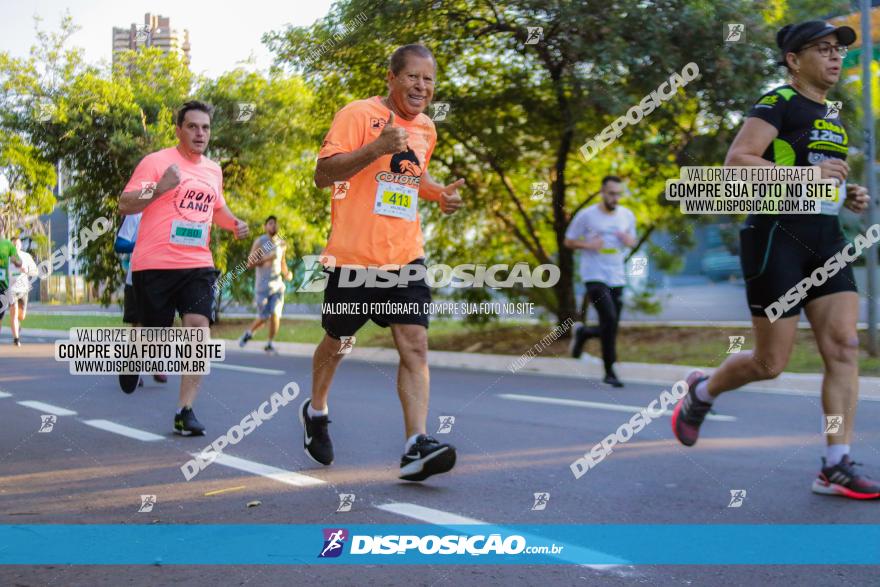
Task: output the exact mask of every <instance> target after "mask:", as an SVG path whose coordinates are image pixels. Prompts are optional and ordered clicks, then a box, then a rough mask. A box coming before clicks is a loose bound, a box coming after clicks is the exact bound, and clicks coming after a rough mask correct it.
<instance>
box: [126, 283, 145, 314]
mask: <svg viewBox="0 0 880 587" xmlns="http://www.w3.org/2000/svg"><path fill="white" fill-rule="evenodd" d="M122 321H123V322H125V323H126V324H140V323H141V320H140V318H139V317H138V308H137V302H135V300H134V286H133V285H128V284H127V283H126V284H125V293H124V294H123V298H122Z"/></svg>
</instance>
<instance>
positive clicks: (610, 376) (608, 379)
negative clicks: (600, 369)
mask: <svg viewBox="0 0 880 587" xmlns="http://www.w3.org/2000/svg"><path fill="white" fill-rule="evenodd" d="M602 383H607V384H608V385H610V386H611V387H623V381H621V380H620V379H618V378H617V374H616V373H615V372H614V371H608V372H607V373H605V377H604V379H602Z"/></svg>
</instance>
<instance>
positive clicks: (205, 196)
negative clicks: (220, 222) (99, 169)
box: [123, 147, 226, 271]
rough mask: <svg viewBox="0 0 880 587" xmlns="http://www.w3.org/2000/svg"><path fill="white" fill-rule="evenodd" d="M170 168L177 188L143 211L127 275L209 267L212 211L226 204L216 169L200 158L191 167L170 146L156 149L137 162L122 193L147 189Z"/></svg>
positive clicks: (220, 177) (211, 259)
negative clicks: (177, 174)
mask: <svg viewBox="0 0 880 587" xmlns="http://www.w3.org/2000/svg"><path fill="white" fill-rule="evenodd" d="M173 164H177V167H178V169H179V170H180V184H179V185H178V186H177V187H176V188H174V189H171V190H168V191H167V192H165V193H164V194H162V195H161V196H159V197H157V198H156V199H155V200H154V201H152V202H150V204H149V205H148V206H147V207H146V208H144V212H143V217H142V218H141V226H140V230H139V231H138V239H137V245H135V247H134V253H133V254H132V257H131V270H132V271H145V270H147V269H193V268H196V267H213V266H214V258H213V257H212V256H211V249H210V247H209V245H210V243H211V222H212V221H213V218H214V210H215V209H220V208H223V207H224V206H226V201H225V200H224V199H223V172H222V171H221V169H220V166H219V165H217V164H216V163H214V162H213V161H211V160H210V159H208V158H207V157H204V156H203V157H201V159H200V160H199V162H198V163H193V162H191V161H189V160H188V159H186V158H185V157H184V156H183V155H181V154H180V151H178V150H177V148H176V147H171V148H169V149H162V150H161V151H156V152H155V153H150V154H149V155H147V156H146V157H144V158H143V159H142V160H141V162H140V163H138V166H137V168H136V169H135V170H134V173H133V174H132V176H131V179H130V180H128V184H126V186H125V190H123V191H126V192H133V191H141V190H143V189H144V188H146V189H149V188H150V185H151V184H152V185H155V183H157V182H158V181H159V179H160V178H161V177H162V174H164V173H165V170H166V169H168V167H170V166H171V165H173Z"/></svg>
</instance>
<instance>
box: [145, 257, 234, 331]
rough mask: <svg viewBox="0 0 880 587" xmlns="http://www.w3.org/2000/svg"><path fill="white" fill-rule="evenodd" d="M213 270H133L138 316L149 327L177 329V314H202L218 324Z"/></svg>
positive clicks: (210, 268)
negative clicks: (175, 317)
mask: <svg viewBox="0 0 880 587" xmlns="http://www.w3.org/2000/svg"><path fill="white" fill-rule="evenodd" d="M218 275H220V272H219V271H217V270H216V269H214V268H213V267H199V268H196V269H148V270H146V271H133V272H132V274H131V281H132V283H133V285H134V297H135V303H136V307H137V317H138V318H140V319H141V321H142V325H143V326H146V327H159V326H173V325H174V313H175V312H177V313H178V314H179V315H180V316H181V317H183V315H184V314H200V315H202V316H205V317H206V318H207V319H208V320H209V321H210V322H211V324H213V323H214V282H215V281H216V280H217V276H218Z"/></svg>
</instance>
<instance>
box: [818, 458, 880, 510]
mask: <svg viewBox="0 0 880 587" xmlns="http://www.w3.org/2000/svg"><path fill="white" fill-rule="evenodd" d="M859 466H861V463H856V462H853V460H852V459H850V458H849V455H844V457H843V459H841V461H840V462H839V463H837V464H836V465H834V466H833V467H826V466H825V459H824V458H823V459H822V470H821V471H820V472H819V476H818V477H816V480H815V481H813V493H819V494H821V495H840V496H843V497H848V498H850V499H877V498H878V497H880V483H877V482H876V481H872V480H871V479H868V478H867V477H865V476H863V475H859V474H858V473H857V472H856V469H855V468H856V467H859Z"/></svg>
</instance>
